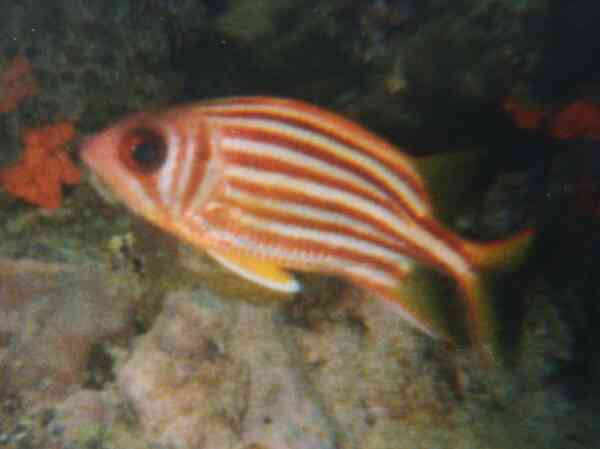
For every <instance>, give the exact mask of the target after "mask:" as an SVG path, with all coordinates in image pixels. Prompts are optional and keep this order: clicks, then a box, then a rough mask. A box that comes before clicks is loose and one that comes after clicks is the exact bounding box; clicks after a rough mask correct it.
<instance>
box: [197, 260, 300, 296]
mask: <svg viewBox="0 0 600 449" xmlns="http://www.w3.org/2000/svg"><path fill="white" fill-rule="evenodd" d="M208 254H210V255H211V256H212V257H213V258H215V259H216V260H217V261H218V262H219V263H221V264H222V265H223V266H224V267H225V268H227V269H229V270H231V271H233V272H234V273H236V274H238V275H240V276H242V277H243V278H245V279H248V280H249V281H252V282H255V283H257V284H259V285H262V286H263V287H267V288H270V289H272V290H276V291H280V292H284V293H295V292H297V291H299V290H300V283H299V282H298V281H297V280H296V279H295V278H294V276H293V275H292V274H290V273H288V272H287V271H285V270H283V269H281V268H280V267H278V266H277V265H275V264H274V263H272V262H266V261H264V260H261V259H258V258H256V257H252V256H247V255H240V254H234V253H233V252H220V251H215V250H210V251H208Z"/></svg>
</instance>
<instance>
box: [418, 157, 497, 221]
mask: <svg viewBox="0 0 600 449" xmlns="http://www.w3.org/2000/svg"><path fill="white" fill-rule="evenodd" d="M488 156H489V153H488V152H487V151H483V150H465V151H457V152H453V153H441V154H433V155H431V156H424V157H418V158H414V159H413V161H414V164H415V166H416V167H417V170H418V171H419V174H420V175H421V176H422V177H423V179H424V181H425V187H426V189H427V193H428V194H429V197H430V199H431V203H432V206H433V211H434V214H435V217H436V218H437V219H439V220H441V221H443V222H444V223H446V224H452V221H453V219H454V218H456V216H457V215H458V214H460V212H461V210H462V207H461V206H463V205H464V202H465V197H467V196H468V195H470V194H471V192H470V189H472V187H473V185H475V183H476V182H477V181H478V180H481V179H482V178H481V177H489V174H488V173H489V171H488V168H489V167H488V168H485V167H486V164H485V161H486V159H487V157H488Z"/></svg>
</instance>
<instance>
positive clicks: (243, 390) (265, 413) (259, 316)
mask: <svg viewBox="0 0 600 449" xmlns="http://www.w3.org/2000/svg"><path fill="white" fill-rule="evenodd" d="M273 313H274V312H273V308H272V307H260V306H256V305H251V304H246V303H240V302H233V301H232V302H226V301H223V300H220V299H218V298H216V297H214V296H212V295H211V294H209V293H206V292H203V291H196V292H181V293H174V294H171V295H170V296H169V297H168V298H167V299H166V302H165V306H164V310H163V312H162V313H161V314H160V316H159V317H158V319H157V321H156V323H155V324H154V326H153V327H152V329H151V330H150V332H149V333H148V334H146V335H144V336H142V337H140V338H139V339H138V341H137V342H136V344H135V348H134V349H133V352H132V355H131V358H130V359H129V360H128V361H127V362H126V363H125V364H124V366H123V367H122V368H121V369H120V370H119V372H118V380H117V382H118V385H119V387H120V389H121V391H122V393H123V395H124V396H125V398H126V399H127V400H128V401H129V402H130V403H131V405H132V406H133V409H134V410H135V411H136V413H137V416H138V420H139V423H140V426H141V428H142V430H143V433H144V435H145V437H146V438H147V439H148V441H150V442H151V444H159V445H163V446H165V447H168V448H177V449H185V448H211V449H218V448H224V449H225V448H227V449H229V448H240V449H241V448H245V447H249V446H251V445H253V444H259V445H260V446H261V447H263V446H264V447H268V448H270V449H276V448H290V449H292V448H302V449H303V448H306V449H308V448H313V449H315V448H333V447H334V439H333V433H332V429H331V428H330V426H329V425H328V422H327V421H328V420H327V419H326V416H325V415H324V413H323V410H322V408H321V405H320V402H319V399H318V397H317V396H315V395H314V394H313V393H312V392H311V387H310V385H309V384H307V382H306V379H305V378H304V375H303V373H302V371H301V370H300V369H299V367H298V366H297V365H296V364H295V363H294V359H293V356H292V354H291V353H290V352H289V351H288V350H287V348H286V346H285V345H284V344H283V343H282V342H281V338H280V336H279V335H278V332H277V326H276V325H275V323H274V322H273Z"/></svg>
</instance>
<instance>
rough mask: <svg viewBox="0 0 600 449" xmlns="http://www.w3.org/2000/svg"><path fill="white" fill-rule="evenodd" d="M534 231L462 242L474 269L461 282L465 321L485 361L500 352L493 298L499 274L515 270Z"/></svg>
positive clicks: (492, 360) (496, 356)
mask: <svg viewBox="0 0 600 449" xmlns="http://www.w3.org/2000/svg"><path fill="white" fill-rule="evenodd" d="M533 237H534V231H533V230H532V229H527V230H524V231H521V232H519V233H518V234H516V235H515V236H513V237H511V238H509V239H506V240H501V241H500V240H499V241H493V242H487V243H481V244H479V243H472V242H465V246H464V248H465V249H466V252H467V256H468V257H469V259H471V262H472V264H473V266H474V267H475V268H476V269H478V271H477V273H476V274H474V275H473V276H470V277H468V278H463V279H462V280H461V282H460V284H461V288H462V290H463V293H464V295H465V296H466V300H467V323H468V327H469V333H470V336H471V339H472V341H473V342H474V343H475V344H476V345H477V347H478V349H479V350H480V351H481V353H482V356H483V359H484V360H485V361H486V362H490V363H493V362H495V360H496V359H497V358H498V356H499V352H500V351H499V347H500V342H499V322H498V318H497V316H496V313H495V307H494V304H493V301H492V293H491V292H492V291H493V290H495V287H494V284H495V283H496V282H497V281H498V278H499V277H500V275H502V274H506V272H510V271H514V270H516V269H517V268H518V267H519V266H520V265H521V264H522V263H523V262H524V261H525V258H526V256H527V253H528V251H529V249H530V247H531V246H532V242H533Z"/></svg>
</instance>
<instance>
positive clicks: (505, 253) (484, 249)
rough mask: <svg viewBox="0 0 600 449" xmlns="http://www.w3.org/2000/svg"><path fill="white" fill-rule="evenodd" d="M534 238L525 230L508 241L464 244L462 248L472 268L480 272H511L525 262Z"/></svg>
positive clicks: (532, 232) (530, 231)
mask: <svg viewBox="0 0 600 449" xmlns="http://www.w3.org/2000/svg"><path fill="white" fill-rule="evenodd" d="M534 236H535V231H534V230H533V229H525V230H523V231H521V232H519V233H517V234H516V235H514V236H513V237H510V238H508V239H504V240H494V241H491V242H485V243H473V242H464V246H463V247H464V249H465V250H466V252H467V257H468V258H469V259H470V260H471V263H472V264H473V266H475V267H476V268H478V269H480V270H485V271H490V270H494V271H512V270H514V269H516V268H518V267H519V266H520V265H521V264H522V263H523V262H524V261H525V257H526V256H527V253H528V252H529V248H530V247H531V245H532V243H533V238H534Z"/></svg>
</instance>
